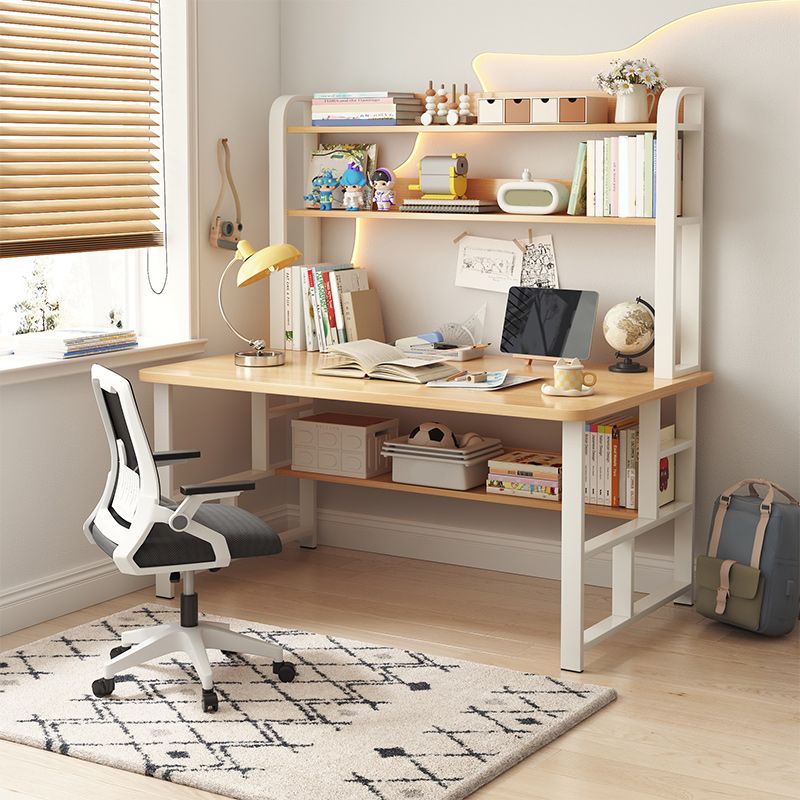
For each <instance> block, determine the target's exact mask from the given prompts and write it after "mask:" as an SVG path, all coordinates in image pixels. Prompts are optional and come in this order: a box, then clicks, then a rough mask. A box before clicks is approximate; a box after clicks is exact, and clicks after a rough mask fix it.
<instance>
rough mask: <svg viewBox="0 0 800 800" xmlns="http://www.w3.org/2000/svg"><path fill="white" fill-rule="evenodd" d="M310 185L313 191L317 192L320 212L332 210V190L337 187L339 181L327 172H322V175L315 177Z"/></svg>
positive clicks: (327, 170)
mask: <svg viewBox="0 0 800 800" xmlns="http://www.w3.org/2000/svg"><path fill="white" fill-rule="evenodd" d="M311 185H312V186H313V187H314V191H315V193H316V192H319V207H320V210H321V211H330V210H331V209H332V208H333V190H334V189H335V188H336V187H337V186H338V185H339V181H338V180H337V179H336V178H335V177H334V176H333V173H332V172H331V171H330V170H329V169H326V170H323V172H322V175H317V177H316V178H314V180H313V181H311Z"/></svg>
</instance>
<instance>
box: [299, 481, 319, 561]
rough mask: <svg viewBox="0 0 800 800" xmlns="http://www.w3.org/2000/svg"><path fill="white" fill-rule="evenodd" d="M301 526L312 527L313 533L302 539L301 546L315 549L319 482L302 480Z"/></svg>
mask: <svg viewBox="0 0 800 800" xmlns="http://www.w3.org/2000/svg"><path fill="white" fill-rule="evenodd" d="M299 484H300V527H302V528H310V530H311V533H310V534H309V535H308V536H306V537H304V538H303V539H300V540H299V542H300V547H303V548H306V549H308V550H314V549H316V547H317V482H316V481H307V480H301V481H300V482H299Z"/></svg>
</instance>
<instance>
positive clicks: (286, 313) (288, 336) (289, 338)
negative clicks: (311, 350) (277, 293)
mask: <svg viewBox="0 0 800 800" xmlns="http://www.w3.org/2000/svg"><path fill="white" fill-rule="evenodd" d="M281 278H282V279H283V346H284V347H285V348H286V349H287V350H294V341H293V340H294V329H293V327H292V307H293V306H294V297H293V289H294V287H293V286H292V270H291V268H289V269H284V270H283V272H282V273H281Z"/></svg>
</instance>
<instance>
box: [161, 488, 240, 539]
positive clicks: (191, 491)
mask: <svg viewBox="0 0 800 800" xmlns="http://www.w3.org/2000/svg"><path fill="white" fill-rule="evenodd" d="M255 488H256V485H255V483H253V481H228V482H227V483H190V484H186V485H185V486H181V494H182V495H185V497H186V499H185V500H182V501H181V503H180V505H179V506H178V507H177V508H176V509H175V511H173V512H172V515H171V516H170V518H169V520H168V522H169V526H170V528H172V530H174V531H183V530H186V528H187V527H188V526H189V523H190V522H191V520H192V519H194V515H195V513H196V512H197V510H198V509H199V508H200V506H202V505H203V503H207V502H209V501H210V500H225V499H228V498H230V497H238V496H239V495H240V494H241V493H242V492H246V491H248V490H249V489H255Z"/></svg>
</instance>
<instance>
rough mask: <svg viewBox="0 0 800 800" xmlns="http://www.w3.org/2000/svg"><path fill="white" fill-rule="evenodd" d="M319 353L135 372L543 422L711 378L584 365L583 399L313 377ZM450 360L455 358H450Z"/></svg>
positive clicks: (484, 361) (529, 371) (520, 370)
mask: <svg viewBox="0 0 800 800" xmlns="http://www.w3.org/2000/svg"><path fill="white" fill-rule="evenodd" d="M320 358H324V356H320V354H319V353H306V352H291V351H289V352H287V353H286V363H285V364H284V365H283V366H280V367H255V368H253V367H237V366H235V365H234V363H233V356H232V355H224V356H211V357H209V358H198V359H195V360H193V361H181V362H178V363H174V364H162V365H160V366H156V367H147V368H145V369H142V370H140V372H139V377H140V378H141V380H143V381H146V382H148V383H161V384H168V385H170V386H194V387H199V388H205V389H226V390H229V391H238V392H255V393H263V394H276V395H286V396H293V397H306V398H315V399H323V400H344V401H348V402H357V403H372V404H377V405H386V406H401V407H404V408H425V409H432V410H447V411H463V412H470V413H474V414H490V415H495V416H500V417H516V418H522V419H542V420H559V421H562V422H563V421H571V420H572V421H574V420H591V419H598V418H600V417H604V416H606V415H608V414H611V413H614V412H617V411H621V410H623V409H626V408H631V407H633V406H637V405H640V404H642V403H646V402H649V401H650V400H656V399H658V398H662V397H669V396H670V395H675V394H678V393H680V392H682V391H685V390H687V389H691V388H694V387H696V386H702V385H704V384H706V383H710V382H711V381H712V380H713V375H712V373H711V372H695V373H692V374H691V375H686V376H684V377H681V378H674V379H656V378H654V377H653V373H652V371H648V372H644V373H640V374H637V375H621V374H618V373H613V372H609V371H608V365H607V364H600V365H588V366H587V369H589V370H591V371H593V372H594V373H595V374H596V375H597V386H596V389H595V393H594V394H593V395H592V396H590V397H582V398H553V397H546V396H544V395H543V394H542V392H541V386H542V383H543V382H544V381H537V382H535V383H527V384H523V385H522V386H514V387H511V388H509V389H501V390H499V391H494V392H486V391H477V390H473V389H464V388H453V389H434V388H428V387H426V386H421V385H418V384H411V383H400V382H397V381H382V380H372V379H357V378H331V377H326V376H321V375H314V374H313V372H314V369H315V368H316V366H317V364H318V362H319V360H320ZM453 363H454V364H457V363H458V362H453ZM464 368H467V369H469V370H471V371H476V370H498V369H508V370H509V371H510V372H511V373H513V374H518V375H537V376H541V377H545V378H546V379H547V380H548V382H549V381H550V380H552V375H553V370H552V367H548V366H542V365H533V366H532V367H528V366H525V364H524V362H521V361H519V360H518V359H512V358H509V357H508V356H486V357H485V358H481V359H476V360H474V361H468V362H466V363H465V364H464Z"/></svg>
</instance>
